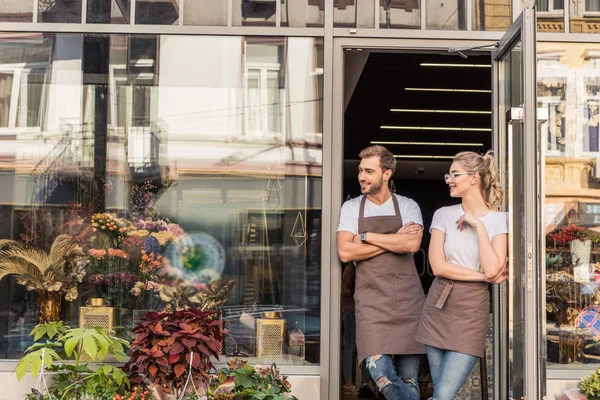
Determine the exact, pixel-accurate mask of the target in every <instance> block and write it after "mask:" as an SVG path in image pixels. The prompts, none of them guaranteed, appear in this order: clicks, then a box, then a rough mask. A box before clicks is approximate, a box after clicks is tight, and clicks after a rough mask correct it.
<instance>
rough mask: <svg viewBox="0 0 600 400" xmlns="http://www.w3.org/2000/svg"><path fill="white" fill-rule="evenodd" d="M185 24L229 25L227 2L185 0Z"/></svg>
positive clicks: (219, 0)
mask: <svg viewBox="0 0 600 400" xmlns="http://www.w3.org/2000/svg"><path fill="white" fill-rule="evenodd" d="M183 24H184V25H207V26H223V25H227V2H226V1H223V0H185V4H184V8H183Z"/></svg>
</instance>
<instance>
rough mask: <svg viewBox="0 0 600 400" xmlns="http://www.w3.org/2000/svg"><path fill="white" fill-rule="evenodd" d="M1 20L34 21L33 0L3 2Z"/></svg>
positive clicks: (0, 10) (0, 13) (0, 12)
mask: <svg viewBox="0 0 600 400" xmlns="http://www.w3.org/2000/svg"><path fill="white" fill-rule="evenodd" d="M0 22H33V0H19V1H5V2H3V3H2V7H0Z"/></svg>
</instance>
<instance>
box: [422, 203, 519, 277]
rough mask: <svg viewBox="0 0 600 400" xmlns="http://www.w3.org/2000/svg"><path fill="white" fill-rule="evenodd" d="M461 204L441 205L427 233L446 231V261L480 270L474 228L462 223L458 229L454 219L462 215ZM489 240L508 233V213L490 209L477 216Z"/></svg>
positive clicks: (456, 219)
mask: <svg viewBox="0 0 600 400" xmlns="http://www.w3.org/2000/svg"><path fill="white" fill-rule="evenodd" d="M464 213H465V212H464V211H463V208H462V205H460V204H457V205H454V206H448V207H442V208H440V209H439V210H437V211H436V212H435V214H433V221H432V222H431V227H430V228H429V233H431V231H432V230H433V229H439V230H441V231H442V232H445V233H446V241H445V243H444V253H445V254H446V261H448V262H449V263H452V264H456V265H460V266H461V267H465V268H469V269H473V270H475V271H479V270H480V262H479V245H478V242H477V232H476V231H475V228H472V227H470V226H468V225H467V224H464V225H463V230H462V231H460V230H459V229H458V225H456V221H458V219H459V218H460V217H461V216H463V214H464ZM479 220H480V221H481V222H483V225H484V226H485V230H486V231H487V233H488V236H489V237H490V240H492V238H493V237H494V236H496V235H499V234H502V233H508V214H507V213H505V212H499V211H490V212H489V213H487V214H486V215H484V216H483V217H481V218H479Z"/></svg>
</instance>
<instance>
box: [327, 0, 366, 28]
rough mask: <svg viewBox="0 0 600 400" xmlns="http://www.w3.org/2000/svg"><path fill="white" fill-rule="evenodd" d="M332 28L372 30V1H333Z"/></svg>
mask: <svg viewBox="0 0 600 400" xmlns="http://www.w3.org/2000/svg"><path fill="white" fill-rule="evenodd" d="M333 26H335V27H339V28H374V27H375V6H374V3H373V0H334V1H333Z"/></svg>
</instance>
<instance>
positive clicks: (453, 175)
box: [444, 171, 473, 183]
mask: <svg viewBox="0 0 600 400" xmlns="http://www.w3.org/2000/svg"><path fill="white" fill-rule="evenodd" d="M472 173H473V171H465V172H450V173H449V174H445V175H444V180H445V181H446V183H448V182H450V181H454V179H455V178H456V177H457V176H459V175H468V174H472Z"/></svg>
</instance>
